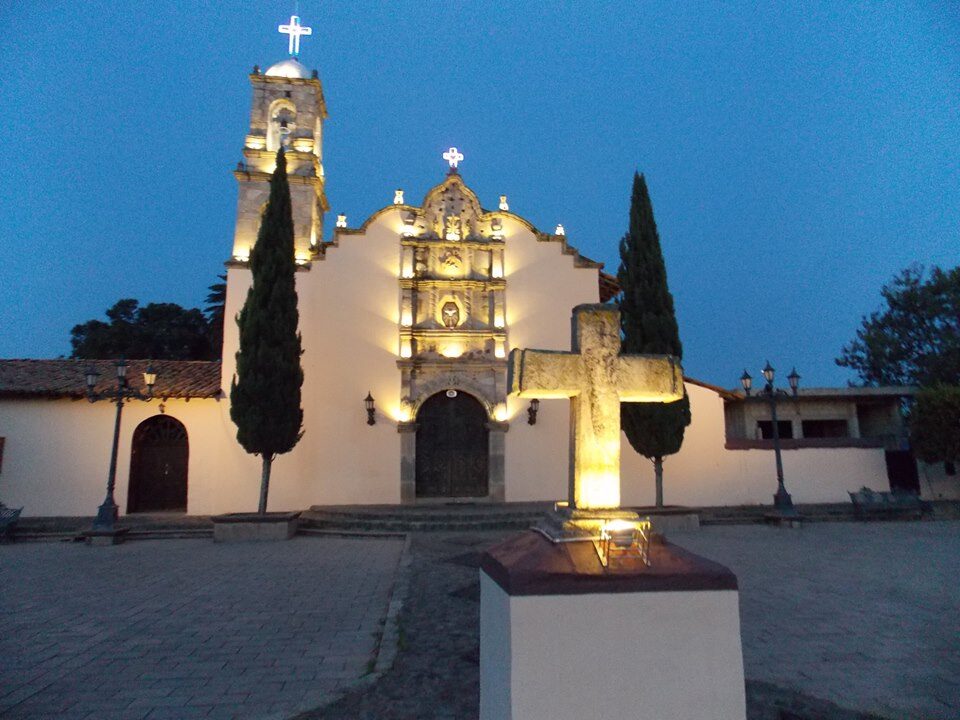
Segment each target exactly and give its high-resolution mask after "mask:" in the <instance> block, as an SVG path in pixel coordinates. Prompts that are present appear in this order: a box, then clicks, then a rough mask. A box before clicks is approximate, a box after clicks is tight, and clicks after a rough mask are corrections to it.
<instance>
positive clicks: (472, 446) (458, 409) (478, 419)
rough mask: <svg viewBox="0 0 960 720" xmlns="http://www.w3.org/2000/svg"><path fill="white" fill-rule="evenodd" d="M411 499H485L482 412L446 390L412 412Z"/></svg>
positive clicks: (486, 468) (486, 441) (466, 398)
mask: <svg viewBox="0 0 960 720" xmlns="http://www.w3.org/2000/svg"><path fill="white" fill-rule="evenodd" d="M416 467H417V481H416V488H417V497H421V498H429V497H486V495H487V492H488V487H489V476H490V444H489V430H488V429H487V411H486V410H485V409H484V407H483V405H482V404H481V403H480V402H478V401H477V400H476V399H475V398H473V397H471V396H470V395H468V394H467V393H464V392H460V391H457V390H448V391H446V392H442V393H437V394H436V395H433V396H431V397H430V398H428V399H427V401H426V402H424V403H423V405H422V406H421V407H420V411H419V412H418V413H417V464H416Z"/></svg>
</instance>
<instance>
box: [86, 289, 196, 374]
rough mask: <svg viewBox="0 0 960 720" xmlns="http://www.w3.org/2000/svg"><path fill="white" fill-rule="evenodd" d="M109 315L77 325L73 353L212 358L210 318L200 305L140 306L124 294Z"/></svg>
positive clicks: (161, 358) (140, 356)
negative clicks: (189, 307)
mask: <svg viewBox="0 0 960 720" xmlns="http://www.w3.org/2000/svg"><path fill="white" fill-rule="evenodd" d="M107 319H108V320H109V322H104V321H102V320H88V321H87V322H85V323H82V324H80V325H75V326H74V328H73V329H72V330H71V331H70V345H71V346H72V348H73V351H72V353H71V357H75V358H89V359H103V358H117V357H126V358H131V359H143V360H146V359H152V360H209V359H211V358H212V357H213V355H214V353H213V348H212V346H211V343H210V334H209V328H208V327H207V320H206V318H205V317H204V316H203V313H202V312H200V310H198V309H197V308H191V309H185V308H183V307H181V306H180V305H177V304H175V303H150V304H148V305H144V306H143V307H140V303H139V302H138V301H136V300H134V299H132V298H124V299H122V300H119V301H117V303H116V304H115V305H114V306H113V307H111V308H110V309H108V310H107Z"/></svg>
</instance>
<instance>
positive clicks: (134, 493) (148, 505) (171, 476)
mask: <svg viewBox="0 0 960 720" xmlns="http://www.w3.org/2000/svg"><path fill="white" fill-rule="evenodd" d="M189 456H190V448H189V444H188V441H187V429H186V428H185V427H184V425H183V423H181V422H180V421H179V420H176V419H174V418H172V417H170V416H169V415H154V416H153V417H151V418H148V419H146V420H144V421H143V422H142V423H140V424H139V425H138V426H137V429H136V430H134V431H133V445H132V448H131V452H130V485H129V492H128V494H127V512H128V513H138V512H186V510H187V462H188V460H189Z"/></svg>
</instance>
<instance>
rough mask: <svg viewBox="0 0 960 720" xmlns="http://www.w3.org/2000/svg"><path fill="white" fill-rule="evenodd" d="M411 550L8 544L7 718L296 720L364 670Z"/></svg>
mask: <svg viewBox="0 0 960 720" xmlns="http://www.w3.org/2000/svg"><path fill="white" fill-rule="evenodd" d="M402 548H403V541H402V540H397V539H382V540H376V539H363V540H356V539H348V538H315V537H298V538H295V539H294V540H291V541H289V542H278V543H263V544H236V545H219V544H216V545H215V544H213V543H211V542H210V541H209V540H160V541H138V542H131V543H127V544H125V545H122V546H118V547H114V548H109V549H107V550H106V552H105V551H104V550H105V549H103V548H90V547H87V546H83V545H77V544H64V543H21V544H15V545H3V546H0V718H2V720H7V719H8V718H31V720H33V719H35V718H42V717H45V716H50V717H58V718H60V719H61V720H63V719H64V718H68V717H69V718H70V719H71V720H73V719H74V718H76V720H79V719H80V718H84V719H86V718H97V719H98V720H110V719H111V718H116V719H117V720H127V719H128V718H130V719H132V720H144V718H149V720H163V718H178V719H180V718H182V719H184V720H187V719H188V718H193V717H207V716H210V717H218V718H223V717H238V718H261V717H267V716H268V715H278V714H279V715H278V716H279V717H286V716H289V715H292V714H294V713H295V712H297V711H299V710H301V709H303V707H302V704H303V702H304V698H306V697H308V696H310V694H311V693H312V694H313V695H312V697H315V698H318V699H320V700H321V701H324V700H329V699H330V697H331V696H329V695H328V694H326V693H328V692H329V690H330V688H331V683H336V682H339V681H345V682H347V683H350V682H355V681H356V680H357V679H359V678H361V677H362V676H363V675H364V673H366V672H367V663H368V659H369V657H370V654H371V653H372V652H374V651H375V649H376V647H375V644H376V638H375V637H374V636H373V635H372V634H371V633H370V632H366V628H376V627H379V623H380V622H381V621H382V620H383V618H384V617H385V616H386V611H387V605H388V602H389V599H390V591H391V589H392V586H393V578H394V576H395V573H396V569H397V563H398V560H399V558H400V555H401V552H402ZM348 603H349V604H350V607H348V608H345V607H344V605H345V604H348ZM297 621H300V622H297ZM304 628H307V629H306V630H305V629H304ZM318 650H319V652H316V651H318ZM308 651H310V652H311V653H315V654H313V656H312V658H310V659H307V660H304V657H305V655H306V654H307V652H308ZM330 657H332V658H335V662H333V663H332V664H330V665H327V666H326V669H323V668H324V665H323V662H324V660H326V659H328V658H330ZM301 663H302V664H301ZM304 668H309V669H310V670H311V672H304V671H303V670H304ZM254 694H256V697H254ZM197 698H203V699H204V700H210V701H211V702H210V703H209V704H207V703H199V702H193V700H194V699H197ZM214 711H216V713H214Z"/></svg>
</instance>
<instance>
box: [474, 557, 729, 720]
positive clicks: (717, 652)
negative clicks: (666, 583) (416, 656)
mask: <svg viewBox="0 0 960 720" xmlns="http://www.w3.org/2000/svg"><path fill="white" fill-rule="evenodd" d="M480 590H481V602H480V619H481V627H480V717H481V720H494V719H496V720H504V719H508V720H539V718H555V719H556V720H565V719H567V718H569V719H570V720H573V719H574V718H621V717H623V718H627V717H630V718H642V719H643V720H659V719H661V718H684V719H686V720H700V719H702V720H708V719H709V720H743V718H744V717H745V716H746V699H745V690H744V675H743V654H742V651H741V647H740V614H739V603H738V596H737V591H736V590H719V591H698V592H668V591H663V592H645V593H644V592H640V593H610V594H588V595H533V596H520V597H510V596H508V595H507V594H506V593H505V592H504V591H503V589H502V588H500V587H499V586H498V585H497V584H496V583H495V582H494V581H493V580H491V579H490V577H489V576H487V575H486V573H484V572H481V573H480Z"/></svg>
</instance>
